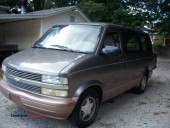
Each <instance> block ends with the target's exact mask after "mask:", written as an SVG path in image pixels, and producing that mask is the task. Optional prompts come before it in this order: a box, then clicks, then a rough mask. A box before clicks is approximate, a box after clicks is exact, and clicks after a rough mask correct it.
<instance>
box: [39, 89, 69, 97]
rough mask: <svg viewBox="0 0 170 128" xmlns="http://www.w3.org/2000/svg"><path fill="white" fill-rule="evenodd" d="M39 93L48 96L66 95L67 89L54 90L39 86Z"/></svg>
mask: <svg viewBox="0 0 170 128" xmlns="http://www.w3.org/2000/svg"><path fill="white" fill-rule="evenodd" d="M41 93H42V94H45V95H50V96H57V97H67V96H68V90H66V91H65V90H55V89H49V88H41Z"/></svg>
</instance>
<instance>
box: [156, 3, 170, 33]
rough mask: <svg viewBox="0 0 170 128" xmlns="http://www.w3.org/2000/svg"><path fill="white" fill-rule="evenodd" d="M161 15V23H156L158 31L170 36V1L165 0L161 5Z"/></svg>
mask: <svg viewBox="0 0 170 128" xmlns="http://www.w3.org/2000/svg"><path fill="white" fill-rule="evenodd" d="M160 10H161V11H160V13H161V18H160V19H159V22H158V23H156V29H157V30H158V31H160V32H161V33H162V32H164V33H165V32H166V33H167V34H170V2H169V0H164V1H163V2H162V3H160Z"/></svg>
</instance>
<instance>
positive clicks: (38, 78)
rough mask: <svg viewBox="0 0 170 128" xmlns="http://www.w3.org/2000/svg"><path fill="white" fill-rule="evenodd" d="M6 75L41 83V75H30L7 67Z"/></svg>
mask: <svg viewBox="0 0 170 128" xmlns="http://www.w3.org/2000/svg"><path fill="white" fill-rule="evenodd" d="M6 73H7V74H10V75H12V76H16V77H19V78H24V79H28V80H34V81H41V75H40V74H35V73H29V72H24V71H19V70H15V69H12V68H9V67H7V69H6Z"/></svg>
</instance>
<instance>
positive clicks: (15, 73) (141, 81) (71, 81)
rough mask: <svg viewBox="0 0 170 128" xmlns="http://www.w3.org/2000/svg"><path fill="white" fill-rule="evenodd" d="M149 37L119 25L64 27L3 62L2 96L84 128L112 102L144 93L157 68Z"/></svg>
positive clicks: (0, 85)
mask: <svg viewBox="0 0 170 128" xmlns="http://www.w3.org/2000/svg"><path fill="white" fill-rule="evenodd" d="M156 61H157V56H156V55H155V54H153V51H152V44H151V41H150V38H149V35H148V34H147V33H145V32H142V31H140V30H134V29H130V28H126V27H123V26H119V25H114V24H106V23H82V24H61V25H56V26H54V27H52V28H51V29H50V30H49V31H48V32H47V33H46V34H45V35H44V36H42V37H41V38H40V39H39V40H38V41H37V42H36V43H35V45H34V46H33V47H32V48H30V49H27V50H24V51H21V52H19V53H17V54H14V55H12V56H10V57H8V58H6V59H5V60H4V61H3V64H2V70H3V80H2V81H1V82H0V91H1V92H2V93H3V94H4V95H5V96H6V97H7V98H9V99H10V100H12V101H13V102H15V103H16V104H17V105H19V106H21V107H22V108H24V109H26V110H29V111H32V112H35V113H40V114H43V115H45V116H48V117H52V118H56V119H67V118H69V119H70V120H71V121H72V122H74V123H75V124H76V125H77V126H78V127H86V126H88V125H90V124H91V123H92V122H93V121H94V119H95V117H96V115H97V112H98V109H99V106H100V104H101V103H103V102H104V101H106V100H109V99H110V98H113V97H114V96H117V95H120V94H121V93H123V92H125V91H127V90H129V89H133V90H134V91H135V92H136V93H143V92H144V90H145V88H146V85H147V81H148V78H150V77H151V75H152V71H153V69H154V68H156Z"/></svg>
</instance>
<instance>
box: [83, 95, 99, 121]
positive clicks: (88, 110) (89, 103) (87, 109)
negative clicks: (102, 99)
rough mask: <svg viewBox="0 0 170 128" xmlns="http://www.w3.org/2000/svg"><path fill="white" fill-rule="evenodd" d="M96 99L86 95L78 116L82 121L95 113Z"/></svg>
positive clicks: (87, 119)
mask: <svg viewBox="0 0 170 128" xmlns="http://www.w3.org/2000/svg"><path fill="white" fill-rule="evenodd" d="M95 110H96V100H95V99H94V98H93V97H87V98H86V99H85V100H84V101H83V103H82V106H81V110H80V117H81V119H82V120H83V121H89V120H90V119H91V118H92V117H93V116H94V113H95Z"/></svg>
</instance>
